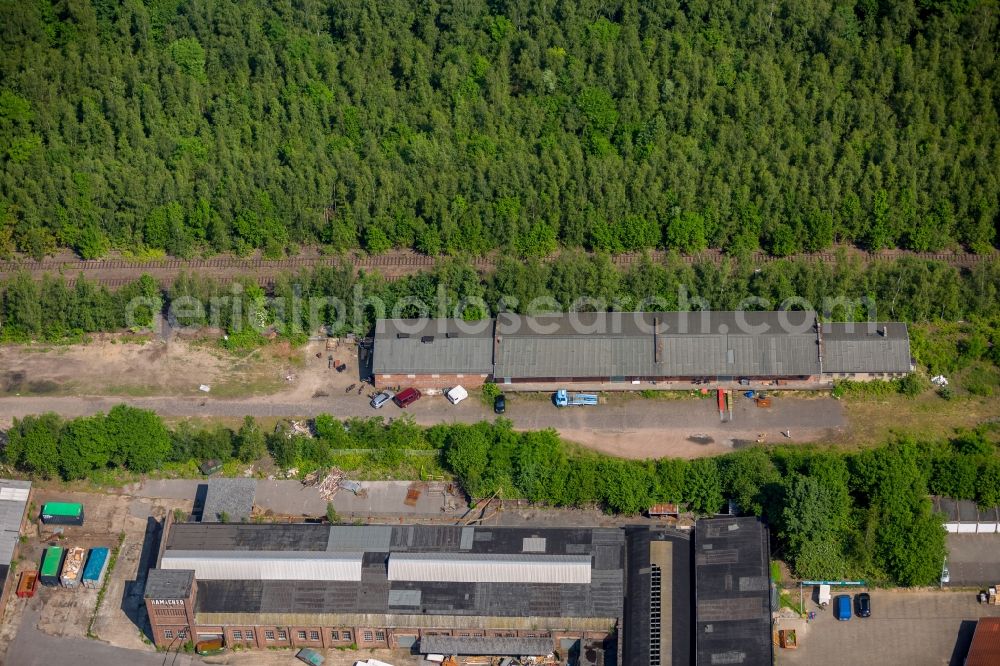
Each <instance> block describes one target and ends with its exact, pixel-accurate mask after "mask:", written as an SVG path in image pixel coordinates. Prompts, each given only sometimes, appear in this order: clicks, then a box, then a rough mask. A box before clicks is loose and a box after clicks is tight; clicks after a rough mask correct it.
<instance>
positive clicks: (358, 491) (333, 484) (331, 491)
mask: <svg viewBox="0 0 1000 666" xmlns="http://www.w3.org/2000/svg"><path fill="white" fill-rule="evenodd" d="M302 485H304V486H310V487H315V488H316V490H317V491H318V492H319V496H320V497H321V498H323V499H324V500H326V501H327V502H329V501H330V500H332V499H333V497H334V495H336V494H337V491H339V490H340V489H341V488H343V489H344V490H349V491H350V492H352V493H354V494H355V495H363V494H364V492H365V491H364V489H363V488H362V487H361V484H360V483H359V482H357V481H351V480H350V479H348V478H347V475H346V474H345V473H344V471H343V470H341V469H340V468H338V467H332V468H330V470H329V471H328V472H327V473H326V474H325V475H324V474H323V473H322V472H321V471H320V470H316V471H314V472H310V473H309V474H306V477H305V478H304V479H302Z"/></svg>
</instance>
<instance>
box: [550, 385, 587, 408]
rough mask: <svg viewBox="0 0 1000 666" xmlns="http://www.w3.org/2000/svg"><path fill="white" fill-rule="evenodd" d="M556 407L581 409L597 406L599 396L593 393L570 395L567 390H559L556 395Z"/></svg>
mask: <svg viewBox="0 0 1000 666" xmlns="http://www.w3.org/2000/svg"><path fill="white" fill-rule="evenodd" d="M555 403H556V407H581V406H587V405H596V404H597V396H596V395H594V394H593V393H570V392H568V391H567V390H566V389H559V390H558V391H556V395H555Z"/></svg>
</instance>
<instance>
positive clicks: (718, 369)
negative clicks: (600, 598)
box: [374, 311, 913, 387]
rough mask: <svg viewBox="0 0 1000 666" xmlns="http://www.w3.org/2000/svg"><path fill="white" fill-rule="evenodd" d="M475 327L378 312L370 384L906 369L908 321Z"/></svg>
mask: <svg viewBox="0 0 1000 666" xmlns="http://www.w3.org/2000/svg"><path fill="white" fill-rule="evenodd" d="M476 324H477V326H476V328H475V329H474V330H475V333H461V332H459V331H458V330H457V329H458V328H459V327H468V326H469V324H468V323H467V322H461V321H459V320H450V319H431V320H423V321H416V320H413V321H410V320H405V321H404V320H381V321H380V322H379V324H378V326H377V328H376V335H375V339H374V368H375V371H374V375H375V380H376V384H377V385H380V386H385V385H393V384H408V385H417V386H419V387H423V386H429V387H430V386H434V387H446V386H453V385H455V384H463V383H464V384H471V385H477V384H480V383H482V382H483V381H485V380H487V379H489V380H491V381H494V382H496V383H498V384H519V383H531V384H549V385H553V386H556V385H558V386H563V385H567V384H572V383H587V384H595V383H597V384H600V383H607V384H618V385H620V386H622V387H627V386H629V385H631V384H633V383H634V384H642V383H644V382H670V381H677V382H689V381H707V382H727V381H736V380H739V379H747V380H751V381H769V380H789V381H802V382H829V381H831V380H833V379H843V378H851V379H856V380H868V379H888V378H892V377H899V376H903V375H905V374H907V373H909V372H911V371H912V369H913V367H912V361H911V359H910V345H909V335H908V332H907V329H906V325H905V324H901V323H895V322H890V323H875V322H864V323H823V324H820V323H818V322H817V316H816V313H814V312H806V311H778V312H707V311H706V312H701V311H699V312H581V313H562V314H550V315H539V316H533V317H529V316H522V315H516V314H512V313H501V314H500V315H498V316H497V318H496V319H495V320H484V321H482V322H476ZM404 327H405V328H406V329H408V330H413V331H416V333H414V334H410V333H407V332H403V331H401V328H404ZM452 328H455V329H456V330H454V331H452ZM441 330H444V331H445V332H446V333H445V337H444V339H442V337H441V335H440V334H437V333H436V332H437V331H441ZM448 331H452V335H453V337H447V336H448ZM490 331H492V334H491V333H490ZM400 336H403V337H400Z"/></svg>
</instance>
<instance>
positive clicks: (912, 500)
mask: <svg viewBox="0 0 1000 666" xmlns="http://www.w3.org/2000/svg"><path fill="white" fill-rule="evenodd" d="M312 426H313V436H311V437H306V436H303V435H293V434H292V433H290V432H286V431H284V430H283V429H280V428H279V429H277V430H276V431H275V432H274V433H265V432H264V431H263V430H262V428H261V427H260V425H259V424H257V423H256V422H255V421H254V419H253V418H251V417H246V419H245V420H244V423H243V425H242V426H241V427H240V428H239V430H238V431H236V432H233V431H231V430H229V429H226V428H223V427H218V426H216V427H198V426H194V425H192V424H190V423H187V422H185V423H182V424H180V425H179V426H177V427H175V428H174V429H172V430H171V429H168V428H167V427H165V426H164V424H163V422H162V421H161V420H160V418H159V417H158V416H156V415H155V414H153V413H152V412H148V411H144V410H139V409H135V408H131V407H126V406H124V405H121V406H118V407H115V408H114V409H112V410H111V411H110V412H109V413H108V414H107V415H104V414H98V415H96V416H90V417H83V418H78V419H73V420H69V421H65V420H62V419H60V418H59V417H58V416H56V415H55V414H43V415H41V416H37V417H34V416H32V417H26V418H24V419H21V420H17V421H15V423H14V426H13V428H12V429H11V430H10V432H9V437H10V440H9V443H8V444H7V447H6V449H5V451H4V460H5V461H6V462H7V463H8V464H10V465H13V466H15V467H17V468H19V469H21V470H22V471H24V472H27V473H31V474H35V475H38V476H42V477H48V478H63V479H67V480H75V479H86V478H94V477H95V475H96V476H100V475H101V474H103V473H105V472H107V471H108V470H113V469H126V470H130V471H132V472H138V473H146V472H150V471H152V470H156V469H162V468H163V467H164V466H167V467H170V465H172V464H176V463H190V462H191V461H194V462H200V461H202V460H205V459H209V458H214V459H218V460H221V461H232V460H239V461H242V462H243V463H251V462H257V461H259V460H260V459H261V458H262V457H266V456H268V455H270V456H271V457H272V458H273V460H274V463H276V464H277V465H279V466H280V467H281V468H286V469H287V468H291V467H295V468H297V469H298V470H299V474H305V473H306V472H308V471H311V470H313V469H316V468H321V467H327V466H330V465H334V464H336V465H339V466H341V467H343V468H345V469H348V470H354V471H358V472H362V473H365V474H370V473H371V472H372V471H373V470H374V471H378V472H381V473H384V474H388V475H390V476H393V475H398V474H399V472H400V470H401V469H412V468H405V467H404V463H405V461H406V459H407V458H408V457H412V456H414V454H425V453H426V454H430V455H431V456H434V457H428V456H425V455H421V456H417V457H416V460H417V461H423V462H420V464H422V465H423V464H433V465H435V468H437V467H436V466H438V465H439V466H440V469H443V470H445V471H448V472H450V473H451V474H454V475H455V477H456V478H457V479H458V480H459V481H460V482H461V483H462V486H463V487H464V489H465V490H466V491H467V492H468V493H469V494H470V495H471V496H472V497H478V498H482V497H488V496H490V495H493V494H494V493H495V492H498V491H499V493H500V494H501V496H502V497H505V498H525V499H528V500H531V501H533V502H538V503H542V504H548V505H555V506H593V505H598V506H601V507H603V508H604V509H605V510H607V511H609V512H613V513H621V514H636V513H639V512H641V511H644V510H646V509H647V508H648V507H649V506H650V505H652V504H654V503H656V502H661V501H670V502H680V503H682V504H685V505H687V506H688V507H689V508H690V510H692V511H694V512H695V513H697V514H700V515H706V514H707V515H711V514H713V513H715V512H717V511H719V510H721V509H722V508H723V507H724V505H725V503H726V500H728V499H732V500H734V501H735V502H736V504H737V505H738V507H739V509H740V511H742V512H743V513H747V514H753V515H759V516H763V517H764V518H765V519H766V520H767V521H768V523H769V524H770V525H771V528H772V535H773V536H774V538H775V540H776V549H775V554H776V555H777V556H778V557H781V558H782V559H785V560H786V561H788V562H789V564H790V565H791V566H792V567H793V569H794V571H795V572H796V573H797V574H798V575H800V576H803V577H806V578H821V579H829V578H836V579H841V578H864V579H866V580H869V581H871V582H873V583H876V584H880V583H896V584H902V585H927V584H931V583H933V582H935V580H936V578H937V576H938V575H939V573H940V571H941V563H942V560H943V558H944V554H945V533H944V529H943V528H942V526H941V519H940V517H939V516H936V515H935V514H934V513H933V511H932V508H931V504H930V501H929V500H928V493H935V494H941V495H946V496H950V497H956V498H963V499H970V500H976V501H978V502H979V503H980V504H982V505H984V506H995V505H997V504H1000V456H998V452H997V430H996V428H995V427H993V428H990V427H981V428H979V429H977V430H975V431H970V432H961V433H958V434H956V436H955V437H953V438H952V439H951V440H950V441H914V440H899V441H895V442H892V443H890V444H888V445H885V446H881V447H877V448H873V449H868V450H863V451H858V452H850V453H843V452H838V451H834V450H825V449H820V448H815V447H809V446H794V447H792V446H788V447H776V448H770V449H765V448H759V447H756V448H749V449H744V450H741V451H738V452H735V453H732V454H729V455H725V456H721V457H718V458H702V459H696V460H691V461H687V460H682V459H672V458H663V459H660V460H621V459H617V458H611V457H607V456H603V455H599V454H594V453H589V452H580V451H577V450H575V449H571V448H569V447H567V446H566V445H565V444H564V443H563V442H562V441H561V440H560V439H559V437H558V435H557V434H556V433H555V432H554V431H552V430H543V431H529V432H515V431H514V430H513V429H512V428H511V425H510V423H509V422H507V421H504V420H502V419H501V420H498V421H497V422H496V423H492V424H491V423H486V422H482V423H478V424H475V425H466V424H439V425H435V426H432V427H430V428H421V427H419V426H417V425H415V424H414V423H413V422H412V421H411V420H409V419H408V418H406V417H404V418H400V419H395V420H393V421H392V422H391V423H389V424H386V423H385V422H383V420H382V418H381V417H377V418H373V419H356V418H355V419H350V420H348V421H340V420H337V419H335V418H333V417H331V416H329V415H320V416H319V417H317V418H316V419H315V421H314V422H313V424H312ZM358 450H362V451H363V452H364V453H363V454H362V455H361V456H360V457H358V456H357V455H356V452H357V451H358ZM435 460H436V462H432V461H435ZM171 469H182V468H171ZM233 470H234V472H235V471H236V468H233ZM192 471H194V470H193V465H189V467H188V473H191V472H192ZM167 473H170V470H168V472H167Z"/></svg>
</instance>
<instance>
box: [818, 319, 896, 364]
mask: <svg viewBox="0 0 1000 666" xmlns="http://www.w3.org/2000/svg"><path fill="white" fill-rule="evenodd" d="M823 354H824V356H823V370H824V371H825V372H833V373H844V372H847V373H881V372H889V373H902V372H909V371H910V336H909V332H908V331H907V328H906V324H903V323H899V322H864V323H853V324H852V323H832V324H824V325H823Z"/></svg>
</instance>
